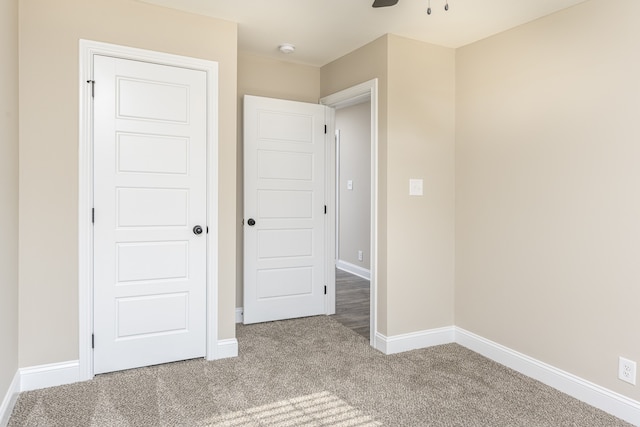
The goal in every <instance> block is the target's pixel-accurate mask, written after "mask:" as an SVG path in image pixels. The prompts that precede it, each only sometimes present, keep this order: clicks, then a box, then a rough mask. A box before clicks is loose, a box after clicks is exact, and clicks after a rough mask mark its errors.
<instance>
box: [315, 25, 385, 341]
mask: <svg viewBox="0 0 640 427" xmlns="http://www.w3.org/2000/svg"><path fill="white" fill-rule="evenodd" d="M387 50H388V36H383V37H380V38H378V39H376V40H374V41H372V42H371V43H369V44H367V45H365V46H363V47H361V48H360V49H358V50H355V51H354V52H351V53H350V54H348V55H345V56H343V57H341V58H339V59H337V60H335V61H333V62H331V63H329V64H327V65H325V66H323V67H322V68H321V69H320V96H321V97H324V96H328V95H331V94H334V93H336V92H339V91H341V90H344V89H348V88H350V87H352V86H355V85H357V84H359V83H362V82H366V81H369V80H372V79H375V78H377V79H378V158H379V163H380V164H379V166H378V192H377V202H376V204H377V213H378V225H377V228H376V233H377V235H378V242H377V245H378V248H377V251H378V266H377V277H376V281H377V287H378V289H377V298H378V302H377V315H378V319H377V323H378V324H377V325H376V329H377V331H378V332H380V333H382V334H384V335H386V334H387V219H386V218H387V193H386V188H387V163H386V158H387Z"/></svg>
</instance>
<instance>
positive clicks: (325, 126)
mask: <svg viewBox="0 0 640 427" xmlns="http://www.w3.org/2000/svg"><path fill="white" fill-rule="evenodd" d="M324 134H325V135H326V134H327V125H324Z"/></svg>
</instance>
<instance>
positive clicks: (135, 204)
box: [94, 56, 207, 374]
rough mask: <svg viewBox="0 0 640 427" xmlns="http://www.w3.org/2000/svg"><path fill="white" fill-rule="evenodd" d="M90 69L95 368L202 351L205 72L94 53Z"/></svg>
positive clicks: (147, 362)
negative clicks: (92, 110) (91, 94)
mask: <svg viewBox="0 0 640 427" xmlns="http://www.w3.org/2000/svg"><path fill="white" fill-rule="evenodd" d="M94 79H95V96H94V175H95V176H94V209H95V219H94V372H95V373H96V374H99V373H102V372H109V371H116V370H121V369H128V368H134V367H139V366H148V365H154V364H159V363H166V362H171V361H176V360H184V359H190V358H196V357H203V356H204V355H205V351H206V254H207V248H206V238H205V233H206V168H207V166H206V146H207V145H206V130H207V129H206V128H207V123H206V109H207V103H206V89H207V87H206V84H207V83H206V73H205V72H204V71H196V70H190V69H185V68H180V67H170V66H165V65H158V64H151V63H146V62H138V61H132V60H125V59H117V58H111V57H105V56H96V57H95V60H94ZM198 227H200V228H201V229H200V228H198Z"/></svg>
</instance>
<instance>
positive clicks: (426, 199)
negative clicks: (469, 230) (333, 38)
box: [321, 35, 455, 336]
mask: <svg viewBox="0 0 640 427" xmlns="http://www.w3.org/2000/svg"><path fill="white" fill-rule="evenodd" d="M376 77H377V78H378V79H379V95H380V96H379V110H378V116H379V117H378V118H379V123H378V132H379V141H378V162H379V166H378V181H379V182H378V194H377V196H378V201H377V205H378V225H377V233H378V257H379V258H378V276H377V279H378V307H377V310H378V325H377V330H378V332H380V333H382V334H383V335H386V336H394V335H400V334H405V333H410V332H416V331H422V330H427V329H433V328H438V327H443V326H450V325H452V324H453V320H454V308H453V300H454V231H455V230H454V207H455V202H454V190H455V186H454V163H455V161H454V154H455V150H454V147H455V144H454V142H455V134H454V132H455V106H454V102H455V51H454V50H453V49H448V48H442V47H438V46H434V45H430V44H427V43H422V42H417V41H414V40H410V39H406V38H403V37H399V36H395V35H386V36H384V37H381V38H379V39H377V40H375V41H374V42H372V43H370V44H368V45H366V46H364V47H362V48H360V49H358V50H357V51H355V52H353V53H351V54H349V55H347V56H345V57H343V58H340V59H338V60H336V61H334V62H332V63H330V64H328V65H326V66H324V67H322V71H321V91H322V95H323V96H326V95H329V94H332V93H335V92H337V91H339V90H342V89H346V88H349V87H351V86H354V85H356V84H358V83H361V82H364V81H367V80H370V79H372V78H376ZM410 178H420V179H423V180H424V196H422V197H410V196H409V191H408V190H409V179H410Z"/></svg>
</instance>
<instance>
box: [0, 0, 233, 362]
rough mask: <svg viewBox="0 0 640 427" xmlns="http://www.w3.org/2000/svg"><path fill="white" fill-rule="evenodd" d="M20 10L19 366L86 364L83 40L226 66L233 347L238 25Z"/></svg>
mask: <svg viewBox="0 0 640 427" xmlns="http://www.w3.org/2000/svg"><path fill="white" fill-rule="evenodd" d="M19 4H20V11H19V13H20V21H19V22H20V48H19V54H20V87H19V88H20V92H19V93H20V95H19V99H20V153H19V154H20V183H21V185H20V213H19V215H20V254H19V255H20V260H19V274H20V302H19V320H20V322H19V324H20V333H19V343H20V361H19V364H20V366H21V367H25V366H33V365H39V364H46V363H54V362H62V361H68V360H74V359H77V358H78V262H77V259H78V253H77V252H78V245H77V235H78V213H77V206H78V85H79V82H78V50H79V48H78V40H79V39H81V38H83V39H89V40H96V41H102V42H108V43H114V44H120V45H126V46H133V47H139V48H144V49H151V50H157V51H162V52H168V53H174V54H179V55H185V56H192V57H197V58H203V59H209V60H214V61H218V62H219V72H220V82H221V84H220V88H219V111H220V117H219V124H220V128H219V145H220V147H219V159H220V162H219V182H220V189H219V207H220V216H219V259H218V263H219V271H218V280H219V287H220V292H219V338H220V339H225V338H232V337H234V336H235V324H234V311H233V302H234V298H235V276H236V249H235V245H236V233H237V232H238V231H239V230H237V229H236V228H237V227H238V228H239V224H238V225H237V227H235V226H234V224H236V220H237V216H236V184H235V177H236V77H237V25H236V24H234V23H230V22H226V21H220V20H216V19H211V18H207V17H202V16H196V15H191V14H188V13H182V12H177V11H175V10H170V9H165V8H160V7H156V6H151V5H148V4H144V3H141V2H137V1H133V0H92V1H85V0H60V1H55V2H51V1H47V0H22V1H20V3H19ZM3 28H4V27H3Z"/></svg>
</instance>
